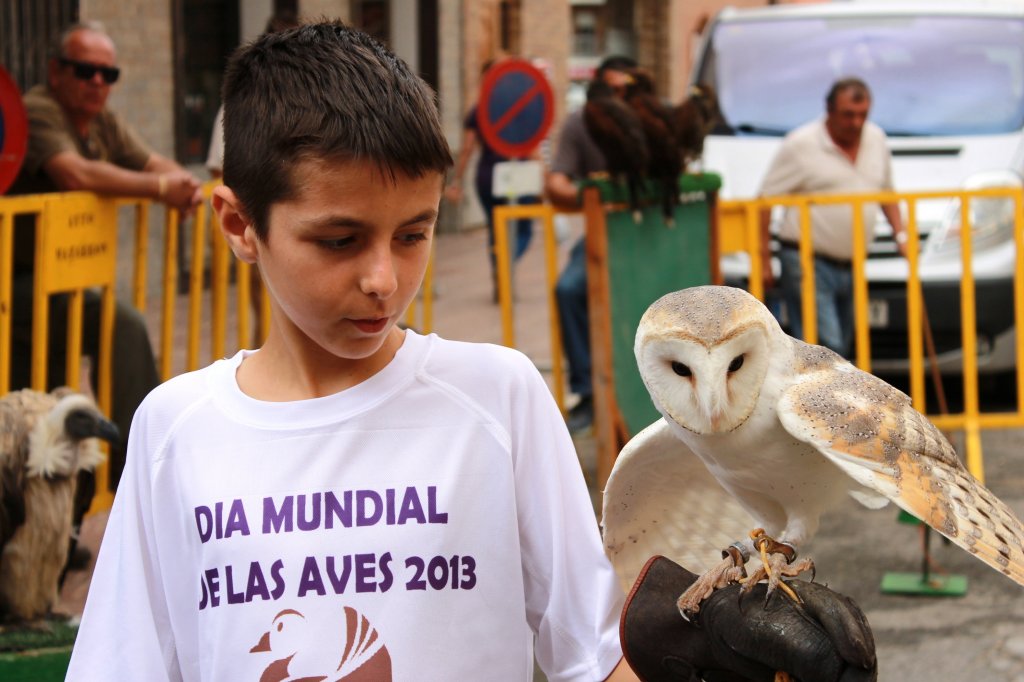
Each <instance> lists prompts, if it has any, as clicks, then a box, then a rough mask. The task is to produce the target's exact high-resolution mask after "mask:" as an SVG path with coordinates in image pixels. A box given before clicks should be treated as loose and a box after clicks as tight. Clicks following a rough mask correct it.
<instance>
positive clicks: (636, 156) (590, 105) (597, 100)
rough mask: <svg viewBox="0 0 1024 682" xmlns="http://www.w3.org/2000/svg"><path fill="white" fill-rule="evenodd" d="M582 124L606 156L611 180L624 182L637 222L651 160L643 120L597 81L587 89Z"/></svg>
mask: <svg viewBox="0 0 1024 682" xmlns="http://www.w3.org/2000/svg"><path fill="white" fill-rule="evenodd" d="M583 123H584V125H586V127H587V132H588V133H590V137H591V138H593V140H594V143H595V144H596V145H597V146H598V148H599V149H600V150H601V152H602V153H603V154H604V157H605V160H606V161H607V162H608V172H609V174H610V175H611V176H612V179H614V180H615V181H616V182H625V184H626V187H627V189H628V191H629V208H630V210H631V211H633V217H634V219H637V220H638V219H639V214H640V211H641V207H640V194H641V191H642V189H643V184H644V177H645V175H646V173H647V164H648V162H649V160H650V151H649V149H648V147H647V137H646V136H645V134H644V128H643V123H642V122H641V120H640V117H639V116H638V115H637V113H636V112H635V111H634V110H633V108H632V107H630V106H629V105H628V104H626V102H625V101H624V100H623V99H622V98H621V97H620V96H619V95H618V94H617V93H616V91H615V89H614V88H612V86H610V85H608V84H607V83H605V82H604V81H602V80H601V79H597V80H595V81H593V82H592V83H591V84H590V87H589V88H587V103H586V104H585V105H583Z"/></svg>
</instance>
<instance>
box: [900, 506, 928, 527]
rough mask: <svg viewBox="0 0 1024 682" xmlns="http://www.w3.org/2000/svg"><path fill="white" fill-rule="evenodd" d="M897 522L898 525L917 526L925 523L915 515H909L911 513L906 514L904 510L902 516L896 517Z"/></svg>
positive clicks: (901, 511) (901, 512)
mask: <svg viewBox="0 0 1024 682" xmlns="http://www.w3.org/2000/svg"><path fill="white" fill-rule="evenodd" d="M896 522H897V523H909V524H911V525H915V526H916V525H918V524H921V523H923V521H921V519H919V518H917V517H916V516H914V515H913V514H909V513H907V512H905V511H903V510H902V509H901V510H900V515H899V516H898V517H896Z"/></svg>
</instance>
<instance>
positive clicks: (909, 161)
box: [692, 1, 1024, 374]
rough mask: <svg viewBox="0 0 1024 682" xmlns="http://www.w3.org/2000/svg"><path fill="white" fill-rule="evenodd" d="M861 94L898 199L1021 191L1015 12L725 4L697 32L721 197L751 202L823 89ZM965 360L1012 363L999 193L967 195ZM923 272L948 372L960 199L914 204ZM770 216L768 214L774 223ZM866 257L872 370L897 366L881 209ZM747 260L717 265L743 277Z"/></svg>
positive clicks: (1008, 237) (1022, 42) (986, 7)
mask: <svg viewBox="0 0 1024 682" xmlns="http://www.w3.org/2000/svg"><path fill="white" fill-rule="evenodd" d="M844 76H858V77H860V78H862V79H864V81H865V82H867V83H868V85H869V86H870V88H871V90H872V95H873V96H872V108H871V114H870V118H871V120H873V121H874V122H875V123H877V124H878V125H880V126H881V127H882V128H883V129H884V130H885V131H886V133H887V134H888V136H889V139H890V145H891V148H892V154H893V176H894V183H895V187H896V189H897V191H915V190H943V189H957V188H968V189H976V188H984V187H994V186H1021V184H1022V180H1021V178H1022V172H1024V3H1012V4H1011V3H1006V2H1003V3H989V2H959V3H954V2H948V3H946V2H944V3H935V2H930V3H927V4H924V3H912V2H899V1H890V2H835V3H819V4H801V5H776V6H769V7H764V8H759V9H732V8H730V9H726V10H724V11H722V12H721V13H720V14H719V15H718V16H717V18H716V19H715V20H714V21H713V22H712V23H711V24H710V25H709V27H708V29H707V31H706V33H705V35H704V41H703V47H702V50H701V53H700V56H699V59H698V60H697V64H696V66H695V69H694V73H693V76H692V82H694V83H698V82H706V83H709V84H711V85H712V86H714V88H715V89H716V90H717V92H718V96H719V100H720V105H721V109H722V112H723V115H724V117H725V119H726V123H727V126H726V128H727V130H723V131H719V132H718V133H716V134H712V135H711V136H709V137H708V138H707V140H706V141H705V146H704V161H703V165H704V168H705V169H708V170H712V171H716V172H719V173H721V174H722V176H723V183H724V184H723V188H722V191H721V196H722V197H723V198H751V197H755V196H756V195H757V191H758V187H759V185H760V183H761V179H762V178H763V176H764V173H765V171H766V169H767V166H768V164H769V162H770V161H771V159H772V157H773V155H774V154H775V151H776V149H777V148H778V146H779V143H780V140H781V137H782V136H783V135H785V134H786V133H787V132H789V131H790V130H791V129H793V128H795V127H797V126H799V125H801V124H802V123H805V122H806V121H808V120H811V119H812V118H815V117H819V116H823V115H824V108H825V102H824V99H825V94H826V92H827V90H828V88H829V86H830V85H831V83H832V82H834V81H835V80H837V79H839V78H841V77H844ZM971 207H972V212H971V214H972V228H973V242H972V243H973V253H974V260H973V272H974V276H975V278H976V280H977V284H976V288H977V301H978V306H977V318H978V320H977V332H978V363H979V369H980V371H981V372H982V373H998V372H1005V371H1007V370H1012V369H1013V368H1014V365H1015V362H1014V359H1015V355H1014V346H1015V342H1016V334H1015V327H1014V317H1013V310H1014V308H1013V274H1014V267H1015V255H1016V251H1015V245H1014V238H1013V204H1012V201H1011V200H1009V199H986V200H974V201H972V202H971ZM917 217H918V228H919V230H920V232H921V235H922V242H921V249H922V255H921V261H920V264H921V265H920V273H921V278H922V281H923V285H924V292H925V300H926V304H927V313H928V317H929V319H930V322H931V327H932V330H933V333H934V338H935V343H936V346H937V350H938V353H939V355H940V362H941V367H942V370H943V372H946V373H951V374H955V373H959V372H960V371H961V362H962V355H961V352H960V343H961V336H960V329H961V325H960V280H961V271H962V265H961V260H960V241H959V239H960V238H959V223H960V206H959V202H958V201H956V200H932V201H928V202H920V203H918V207H917ZM776 218H778V216H776ZM875 229H876V240H875V242H874V243H873V244H872V247H871V249H870V252H869V260H868V264H867V277H868V281H869V291H870V294H869V297H870V311H869V312H870V327H871V352H872V367H873V368H874V369H875V370H876V371H880V372H883V373H884V372H886V371H893V372H903V371H905V368H906V367H907V365H908V363H907V361H906V357H907V329H906V328H907V320H906V301H905V299H906V280H907V273H908V267H907V262H906V261H905V260H904V259H903V258H901V257H900V256H899V254H898V251H897V249H896V245H895V244H894V242H893V241H892V237H891V230H890V229H889V226H888V224H887V223H886V222H885V220H884V218H882V216H881V215H880V214H879V223H878V225H877V226H876V228H875ZM748 268H749V261H748V260H747V259H746V257H745V255H743V256H740V257H737V256H730V257H727V258H726V259H725V260H724V262H723V271H724V272H725V273H726V276H727V281H730V282H731V283H734V284H741V285H742V284H743V282H744V281H745V277H746V272H747V271H748Z"/></svg>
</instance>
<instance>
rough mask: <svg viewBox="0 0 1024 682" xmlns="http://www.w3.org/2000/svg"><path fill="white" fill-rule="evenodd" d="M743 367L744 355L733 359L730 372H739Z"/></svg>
mask: <svg viewBox="0 0 1024 682" xmlns="http://www.w3.org/2000/svg"><path fill="white" fill-rule="evenodd" d="M742 366H743V356H742V355H737V356H736V357H734V358H733V359H732V362H730V363H729V371H730V372H735V371H736V370H738V369H739V368H740V367H742Z"/></svg>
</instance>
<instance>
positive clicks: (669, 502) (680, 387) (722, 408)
mask: <svg viewBox="0 0 1024 682" xmlns="http://www.w3.org/2000/svg"><path fill="white" fill-rule="evenodd" d="M634 352H635V354H636V359H637V364H638V366H639V369H640V374H641V376H642V378H643V381H644V384H645V385H646V387H647V390H648V391H649V392H650V394H651V398H652V400H653V401H654V404H655V406H656V407H657V409H658V411H659V412H660V413H661V414H662V416H663V418H662V419H659V420H658V421H657V422H655V423H654V424H652V425H651V426H649V427H647V428H646V429H645V430H643V431H642V432H640V433H639V434H637V436H636V437H634V438H633V439H631V440H630V441H629V443H627V444H626V446H625V448H623V450H622V452H621V453H620V454H619V457H618V459H617V460H616V462H615V465H614V467H613V468H612V472H611V475H610V476H609V479H608V483H607V485H606V488H605V494H604V509H603V514H602V527H603V534H604V542H605V547H606V551H607V552H608V554H609V556H610V557H611V559H612V562H613V564H616V567H617V568H618V569H619V570H620V571H622V570H627V571H628V570H631V569H628V568H625V569H624V568H622V567H625V566H630V567H631V566H636V565H637V562H638V561H639V563H640V564H641V565H642V563H643V561H644V560H646V559H647V558H648V557H649V556H651V555H653V554H658V553H664V548H663V547H662V546H660V545H659V543H666V544H668V545H670V546H671V545H672V544H673V543H674V544H678V542H679V540H678V537H684V536H685V535H686V534H687V533H700V529H699V528H694V527H693V526H692V525H690V524H688V523H687V518H686V516H687V512H688V510H686V509H683V508H680V507H678V506H677V502H676V501H675V498H674V496H673V495H671V493H670V491H671V490H672V489H673V488H676V487H685V485H686V481H685V480H680V474H679V472H680V471H681V470H682V469H681V467H682V466H683V465H684V464H685V462H686V460H685V458H687V457H689V456H691V455H696V456H697V457H698V458H699V459H700V460H701V461H702V462H703V463H704V465H705V466H706V467H707V469H708V470H709V471H710V473H711V474H712V475H713V476H714V477H715V478H716V479H717V481H718V483H720V484H721V486H722V488H724V490H725V491H726V492H727V493H728V494H729V495H731V496H732V497H733V498H734V499H735V500H736V501H737V502H738V503H739V504H740V505H741V506H742V507H743V508H744V509H745V510H746V511H747V512H748V513H749V514H750V516H751V517H752V519H753V521H754V522H755V523H756V524H757V525H758V526H761V527H762V528H763V529H764V530H765V531H766V534H765V535H760V536H758V537H757V538H752V537H748V538H745V539H743V540H741V541H739V542H737V543H736V544H735V545H733V546H731V547H730V548H729V549H728V550H726V552H723V557H724V558H723V560H722V561H721V563H719V564H718V565H717V566H714V567H712V568H711V570H709V571H708V572H706V573H705V574H704V575H702V576H701V577H700V579H698V581H697V582H696V583H695V584H694V585H693V586H692V587H691V588H690V589H689V590H687V592H686V593H684V594H683V595H682V596H681V597H680V600H679V607H680V611H682V612H683V613H684V615H687V614H693V613H696V612H697V611H699V605H700V602H701V601H702V600H703V599H704V598H705V597H706V596H707V595H709V594H710V593H711V591H712V590H713V589H715V588H716V587H718V586H722V585H724V584H726V583H727V582H729V581H732V580H737V579H739V578H740V577H741V576H742V575H743V570H744V569H743V563H744V562H745V561H746V560H747V557H748V556H749V555H750V553H752V552H753V551H755V549H761V548H763V549H764V550H766V551H764V552H762V560H763V564H764V565H763V566H762V567H761V568H759V569H758V570H757V571H756V572H755V573H754V574H752V575H751V576H750V582H749V584H750V585H752V584H753V582H754V581H756V580H760V579H762V578H764V577H766V576H767V577H768V578H769V587H770V588H774V587H775V586H776V585H778V584H780V583H779V580H780V578H781V577H782V576H788V575H795V574H797V573H798V572H800V571H801V570H805V569H807V568H810V567H811V566H812V565H811V564H810V562H809V561H806V560H803V561H800V562H794V561H793V559H794V557H795V554H796V550H798V549H799V548H800V546H801V545H803V544H804V543H805V542H806V541H807V540H809V539H810V538H811V537H812V536H813V535H814V533H815V531H816V530H817V528H818V520H819V517H820V516H821V515H822V514H823V513H824V512H825V511H826V510H828V509H829V508H830V507H831V506H833V505H834V504H836V503H837V502H838V501H839V500H840V499H841V498H842V494H843V493H849V494H850V495H852V496H853V497H854V498H855V499H857V500H858V501H859V502H861V503H862V504H864V505H866V506H868V507H871V508H880V507H882V506H885V504H886V503H888V501H890V500H891V501H893V502H895V503H896V504H897V505H898V506H900V507H901V508H903V509H904V510H906V511H907V512H909V513H911V514H913V515H914V516H916V517H917V518H919V519H921V520H923V521H924V522H925V523H927V524H928V525H930V526H931V527H933V528H934V529H936V530H937V531H939V532H940V533H942V534H943V535H945V536H946V537H948V538H949V539H950V540H952V541H953V542H955V543H956V544H958V545H960V546H961V547H962V548H964V549H966V550H967V551H968V552H970V553H971V554H974V555H975V556H977V557H978V558H979V559H981V560H982V561H984V562H985V563H987V564H989V565H990V566H992V567H993V568H995V569H996V570H998V571H1000V572H1001V573H1003V574H1005V575H1007V576H1008V577H1010V578H1011V579H1012V580H1014V581H1016V582H1017V583H1019V584H1024V526H1022V525H1021V522H1020V521H1019V520H1018V519H1017V518H1016V517H1015V516H1014V514H1013V513H1012V512H1011V511H1010V509H1009V508H1007V506H1006V505H1005V504H1003V503H1002V502H1001V501H1000V500H998V499H997V498H996V497H995V496H994V495H993V494H992V493H991V492H989V491H988V490H987V489H986V488H985V487H984V486H982V485H981V484H980V483H979V482H978V481H977V480H975V479H974V478H973V477H972V476H971V475H970V474H969V473H968V472H967V470H966V469H965V468H964V467H963V465H962V464H961V463H960V460H959V459H958V458H957V455H956V452H955V451H954V449H953V447H952V446H951V445H950V444H949V442H948V441H947V440H946V439H945V438H944V437H943V436H942V434H941V433H940V432H939V431H938V429H936V428H935V426H934V425H932V424H931V422H929V421H928V420H927V418H925V417H924V416H923V415H922V414H920V413H919V412H917V411H916V410H915V409H914V408H913V407H912V406H911V404H910V398H909V397H908V396H907V395H905V394H904V393H902V392H901V391H898V390H897V389H895V388H893V387H892V386H890V385H889V384H887V383H885V382H884V381H882V380H881V379H878V378H877V377H875V376H873V375H871V374H868V373H866V372H863V371H861V370H859V369H857V368H855V367H854V366H853V365H851V364H850V363H849V362H847V361H845V360H844V359H843V358H841V357H840V356H839V355H837V354H835V353H833V352H832V351H830V350H828V349H826V348H822V347H820V346H813V345H809V344H806V343H804V342H802V341H799V340H797V339H794V338H792V337H790V336H787V335H786V334H785V333H784V332H783V331H782V329H781V328H780V327H779V325H778V323H777V322H776V320H775V318H774V317H773V316H772V315H771V313H770V312H769V311H768V310H767V309H766V308H765V307H764V306H763V305H762V304H761V303H760V302H759V301H758V300H757V299H755V298H754V297H753V296H751V295H750V294H748V293H746V292H745V291H743V290H741V289H734V288H729V287H713V286H706V287H695V288H692V289H685V290H683V291H678V292H675V293H671V294H668V295H666V296H664V297H662V298H661V299H659V300H658V301H656V302H654V303H653V304H652V305H651V306H650V308H648V310H647V312H646V313H645V314H644V315H643V318H642V319H641V320H640V324H639V327H638V329H637V334H636V344H635V346H634ZM652 491H657V492H652ZM791 562H792V563H791ZM784 589H786V588H784Z"/></svg>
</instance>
